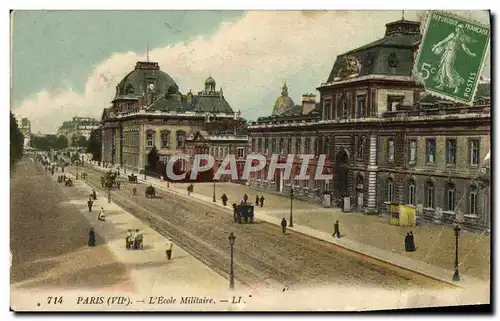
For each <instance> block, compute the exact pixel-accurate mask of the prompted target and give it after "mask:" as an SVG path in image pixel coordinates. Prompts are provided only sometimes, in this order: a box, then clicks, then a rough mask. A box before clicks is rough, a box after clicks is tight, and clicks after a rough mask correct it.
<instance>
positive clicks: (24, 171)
mask: <svg viewBox="0 0 500 321" xmlns="http://www.w3.org/2000/svg"><path fill="white" fill-rule="evenodd" d="M16 166H17V168H16V171H15V173H14V174H13V175H12V176H11V205H10V206H11V207H10V209H11V211H10V213H11V214H10V215H11V216H10V249H11V253H12V266H11V284H12V286H14V287H16V288H19V289H23V290H26V289H40V288H64V289H68V290H69V289H75V288H78V289H94V290H97V289H99V290H104V289H112V288H113V287H115V286H120V288H122V289H124V288H127V286H128V285H131V280H130V276H129V274H128V273H127V271H126V269H125V268H124V267H123V266H122V264H120V262H118V260H116V257H115V256H114V255H113V254H112V253H111V252H110V251H109V249H108V248H107V246H106V245H103V242H102V238H101V237H100V236H99V235H97V246H96V247H93V248H92V247H88V246H87V241H88V230H89V227H90V224H89V223H88V221H87V220H86V219H85V218H84V217H83V216H81V215H80V213H79V211H78V210H77V209H76V207H75V206H74V205H73V204H71V203H70V202H68V198H67V197H66V196H65V195H64V194H63V193H62V192H61V190H60V187H59V186H57V183H56V182H54V181H53V180H52V178H50V177H49V176H48V175H45V173H44V171H43V169H42V168H41V167H39V166H37V165H35V164H33V163H32V162H31V161H30V160H21V161H20V162H19V163H18V164H17V165H16ZM35 166H36V167H35Z"/></svg>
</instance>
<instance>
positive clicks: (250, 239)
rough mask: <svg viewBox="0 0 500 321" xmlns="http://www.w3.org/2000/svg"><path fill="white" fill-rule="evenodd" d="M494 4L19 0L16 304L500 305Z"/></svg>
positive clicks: (26, 307)
mask: <svg viewBox="0 0 500 321" xmlns="http://www.w3.org/2000/svg"><path fill="white" fill-rule="evenodd" d="M489 21H490V13H489V12H488V11H461V12H450V13H442V12H434V11H431V12H429V11H77V10H75V11H51V10H44V11H35V10H32V11H23V10H14V11H12V13H11V53H12V56H11V66H12V69H11V73H12V77H11V105H10V254H11V262H10V295H11V296H10V308H11V309H12V310H13V311H15V312H25V311H31V312H42V311H43V312H45V311H78V312H89V311H121V312H129V311H368V310H393V309H409V308H428V307H445V306H462V307H465V308H466V309H468V308H471V309H473V308H475V309H478V308H481V309H484V310H488V309H491V308H490V299H491V298H490V266H491V263H492V262H491V261H490V258H491V255H490V250H491V249H490V241H491V236H490V233H491V190H490V187H491V180H490V148H491V89H490V81H489V78H490V63H489V54H490V51H489V50H490V49H489V37H490V29H489ZM415 70H418V73H415V72H414V71H415ZM415 75H416V76H415Z"/></svg>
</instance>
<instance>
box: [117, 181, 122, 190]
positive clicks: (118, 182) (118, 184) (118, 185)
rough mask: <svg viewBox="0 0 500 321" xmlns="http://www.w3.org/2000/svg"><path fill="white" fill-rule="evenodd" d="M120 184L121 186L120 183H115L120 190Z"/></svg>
mask: <svg viewBox="0 0 500 321" xmlns="http://www.w3.org/2000/svg"><path fill="white" fill-rule="evenodd" d="M120 184H121V183H120V181H116V187H117V188H118V189H120Z"/></svg>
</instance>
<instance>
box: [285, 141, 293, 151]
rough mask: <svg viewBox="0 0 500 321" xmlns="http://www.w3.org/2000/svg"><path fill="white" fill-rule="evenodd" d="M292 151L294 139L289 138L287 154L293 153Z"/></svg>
mask: <svg viewBox="0 0 500 321" xmlns="http://www.w3.org/2000/svg"><path fill="white" fill-rule="evenodd" d="M291 153H292V139H291V138H289V139H288V141H287V142H286V154H291Z"/></svg>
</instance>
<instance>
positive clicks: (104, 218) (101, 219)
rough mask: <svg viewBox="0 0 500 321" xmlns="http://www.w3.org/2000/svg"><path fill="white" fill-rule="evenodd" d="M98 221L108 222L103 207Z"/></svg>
mask: <svg viewBox="0 0 500 321" xmlns="http://www.w3.org/2000/svg"><path fill="white" fill-rule="evenodd" d="M97 219H98V220H100V221H105V220H106V215H105V214H104V208H102V207H101V210H100V211H99V214H98V215H97Z"/></svg>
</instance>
